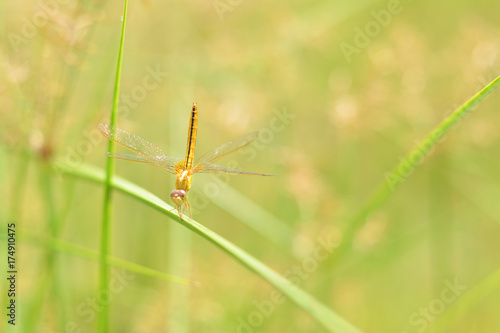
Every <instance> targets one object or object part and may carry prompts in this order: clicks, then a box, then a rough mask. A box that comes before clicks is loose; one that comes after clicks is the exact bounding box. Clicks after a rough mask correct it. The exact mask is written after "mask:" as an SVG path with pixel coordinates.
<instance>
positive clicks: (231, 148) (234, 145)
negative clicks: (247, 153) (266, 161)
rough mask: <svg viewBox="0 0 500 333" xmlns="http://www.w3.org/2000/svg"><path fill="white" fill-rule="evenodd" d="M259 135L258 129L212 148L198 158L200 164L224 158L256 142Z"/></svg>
mask: <svg viewBox="0 0 500 333" xmlns="http://www.w3.org/2000/svg"><path fill="white" fill-rule="evenodd" d="M258 136H259V132H258V131H257V132H252V133H248V134H245V135H243V136H240V137H239V138H236V139H234V140H231V141H228V142H226V143H224V144H223V145H221V146H219V147H217V148H215V149H212V150H210V151H209V152H207V153H206V154H205V155H203V156H202V157H200V158H199V159H198V164H203V163H211V162H215V161H217V160H218V159H221V158H223V157H224V156H227V155H230V154H233V153H235V152H237V151H238V150H240V149H243V148H245V147H246V146H248V145H249V144H251V143H252V142H254V141H255V139H257V137H258ZM200 172H201V171H200Z"/></svg>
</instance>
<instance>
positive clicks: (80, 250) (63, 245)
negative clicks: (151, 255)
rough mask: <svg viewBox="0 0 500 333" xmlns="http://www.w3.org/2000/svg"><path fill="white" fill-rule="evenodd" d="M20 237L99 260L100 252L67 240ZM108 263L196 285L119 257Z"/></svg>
mask: <svg viewBox="0 0 500 333" xmlns="http://www.w3.org/2000/svg"><path fill="white" fill-rule="evenodd" d="M22 239H23V240H24V241H27V242H30V243H32V244H35V245H38V246H43V247H49V248H51V249H52V250H55V251H59V252H62V253H66V254H69V255H74V256H78V257H81V258H85V259H89V260H94V261H98V260H100V257H101V255H100V253H98V252H96V251H93V250H90V249H87V248H85V247H83V246H79V245H75V244H71V243H69V242H65V241H63V240H60V239H53V238H48V239H45V238H42V237H39V236H35V235H31V234H29V233H26V232H23V233H22ZM108 263H109V264H110V265H111V266H114V267H119V268H124V269H126V270H128V271H130V272H133V273H136V274H140V275H143V276H148V277H152V278H156V279H159V280H163V281H168V282H174V283H179V284H186V285H196V283H195V282H191V281H189V280H187V279H183V278H180V277H178V276H174V275H170V274H166V273H163V272H160V271H157V270H155V269H152V268H148V267H144V266H141V265H138V264H135V263H132V262H130V261H127V260H123V259H120V258H116V257H112V256H108Z"/></svg>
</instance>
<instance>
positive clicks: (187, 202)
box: [186, 201, 192, 217]
mask: <svg viewBox="0 0 500 333" xmlns="http://www.w3.org/2000/svg"><path fill="white" fill-rule="evenodd" d="M186 205H187V206H188V207H189V217H192V214H191V204H190V203H189V201H186Z"/></svg>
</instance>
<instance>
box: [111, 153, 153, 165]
mask: <svg viewBox="0 0 500 333" xmlns="http://www.w3.org/2000/svg"><path fill="white" fill-rule="evenodd" d="M106 155H107V156H109V157H113V158H116V159H117V160H122V161H130V162H136V163H143V164H150V162H149V161H148V160H146V159H144V158H143V157H141V156H140V155H137V154H111V153H106Z"/></svg>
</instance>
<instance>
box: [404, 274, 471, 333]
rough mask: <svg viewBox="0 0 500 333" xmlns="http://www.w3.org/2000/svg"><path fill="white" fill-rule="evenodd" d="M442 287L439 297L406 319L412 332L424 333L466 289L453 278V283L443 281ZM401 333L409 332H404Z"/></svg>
mask: <svg viewBox="0 0 500 333" xmlns="http://www.w3.org/2000/svg"><path fill="white" fill-rule="evenodd" d="M444 285H445V287H444V288H443V289H442V290H441V293H440V294H439V297H437V298H434V299H433V300H432V301H430V302H429V304H427V306H423V307H420V308H419V309H418V311H415V312H413V313H412V314H411V315H410V316H409V317H408V323H409V324H410V325H411V326H412V327H413V328H414V329H415V330H414V332H419V333H421V332H424V331H425V330H426V329H427V327H429V324H430V323H432V322H434V321H435V320H436V318H437V317H438V316H439V315H440V314H441V313H443V312H444V310H446V308H447V307H448V306H449V305H451V304H453V303H454V302H455V301H456V300H457V299H458V298H459V297H460V296H461V295H462V293H463V292H464V291H465V290H466V289H467V286H466V285H462V284H460V283H459V282H458V278H455V281H453V283H451V282H450V281H448V280H445V281H444ZM401 333H409V332H408V331H404V332H401Z"/></svg>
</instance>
